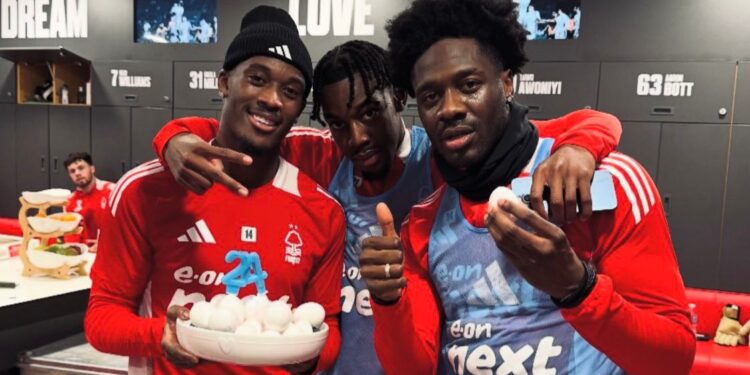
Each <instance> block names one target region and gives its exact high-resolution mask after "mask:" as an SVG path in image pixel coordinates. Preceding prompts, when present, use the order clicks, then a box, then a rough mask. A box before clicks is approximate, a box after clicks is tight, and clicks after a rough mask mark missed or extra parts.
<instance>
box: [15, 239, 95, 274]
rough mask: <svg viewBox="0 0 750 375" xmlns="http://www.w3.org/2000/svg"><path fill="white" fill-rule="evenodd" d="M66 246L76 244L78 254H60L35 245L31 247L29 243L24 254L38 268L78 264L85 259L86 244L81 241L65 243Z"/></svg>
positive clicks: (87, 248)
mask: <svg viewBox="0 0 750 375" xmlns="http://www.w3.org/2000/svg"><path fill="white" fill-rule="evenodd" d="M64 245H67V246H77V247H78V248H80V249H81V254H79V255H62V254H56V253H52V252H49V251H45V250H41V249H37V248H36V246H34V248H32V244H31V243H30V244H29V249H28V251H27V252H26V255H27V256H28V257H29V261H30V262H31V263H32V264H33V265H35V266H37V267H39V268H58V267H62V266H63V265H65V264H67V265H68V266H70V267H74V266H77V265H79V264H80V263H81V262H83V261H84V260H85V258H84V254H86V253H87V252H88V250H89V247H88V246H86V244H82V243H66V244H64Z"/></svg>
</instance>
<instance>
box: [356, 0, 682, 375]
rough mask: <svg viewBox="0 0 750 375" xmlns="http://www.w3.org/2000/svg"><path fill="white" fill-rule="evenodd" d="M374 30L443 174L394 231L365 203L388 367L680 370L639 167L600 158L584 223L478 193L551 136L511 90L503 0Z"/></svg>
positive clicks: (432, 2) (417, 8)
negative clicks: (373, 223)
mask: <svg viewBox="0 0 750 375" xmlns="http://www.w3.org/2000/svg"><path fill="white" fill-rule="evenodd" d="M387 31H388V36H389V39H390V44H389V52H390V55H391V61H392V62H393V67H394V75H393V76H394V81H393V82H394V84H396V85H397V86H399V87H404V88H406V89H407V90H408V91H409V93H410V94H411V95H413V96H414V97H416V99H417V107H418V110H419V117H420V119H421V120H422V123H423V124H424V128H425V131H426V133H427V135H428V136H429V138H430V140H431V141H432V147H433V153H434V155H433V156H434V158H435V160H436V164H437V166H438V168H439V170H440V173H441V175H442V176H443V177H444V178H445V181H446V183H445V184H444V185H443V186H441V187H440V188H438V190H436V191H435V192H434V193H433V194H432V195H431V196H430V197H429V198H427V199H425V200H424V201H423V202H422V203H420V204H418V205H415V206H414V207H413V208H412V210H411V212H410V213H409V215H408V217H407V219H406V220H405V221H404V222H403V223H402V225H401V232H400V237H397V236H396V235H395V231H394V230H392V229H391V228H389V225H388V223H389V222H390V221H391V218H390V215H388V210H387V208H386V207H384V206H383V205H380V206H378V221H379V222H381V223H383V226H384V229H383V232H384V235H383V236H372V237H370V238H367V239H366V240H365V241H364V242H363V244H362V252H361V255H360V265H361V267H362V270H363V272H362V275H363V278H364V279H365V281H366V284H367V286H368V289H369V291H370V295H371V298H372V301H374V303H373V304H372V310H373V319H374V321H375V332H374V339H375V348H376V351H377V354H378V358H379V359H380V360H381V365H382V366H383V368H384V369H385V370H386V372H388V373H390V374H435V373H437V374H503V375H505V374H624V373H627V374H687V373H688V372H689V370H690V367H691V363H692V360H693V354H694V351H695V336H694V335H693V333H692V332H691V329H690V323H689V321H688V312H687V300H686V298H685V290H684V286H683V284H682V279H681V277H680V273H679V269H678V267H677V260H676V257H675V254H674V249H673V247H672V243H671V240H670V236H669V228H668V226H667V221H666V218H665V217H664V210H663V207H662V205H661V199H660V197H659V193H658V190H657V189H656V185H655V184H654V182H653V181H652V180H651V178H649V176H648V174H647V172H646V171H645V170H644V168H643V167H642V166H641V165H639V164H638V163H637V162H636V161H634V160H633V159H632V158H630V157H628V156H626V155H623V154H620V153H616V152H613V153H612V154H610V155H609V156H607V157H606V158H604V160H603V161H602V163H601V169H603V171H602V172H600V173H599V174H598V175H597V177H599V178H600V179H601V181H603V182H607V184H608V186H610V188H609V189H608V190H607V189H601V190H598V194H597V197H596V198H597V199H599V201H601V200H608V201H610V202H616V204H615V205H613V207H611V208H608V209H605V210H601V209H598V210H597V211H596V212H594V213H593V214H592V215H591V217H590V219H589V220H588V221H586V222H583V221H578V220H575V221H572V222H569V223H564V224H562V225H560V226H556V225H554V224H553V223H551V222H549V221H548V220H546V218H545V217H544V216H543V215H539V214H537V213H536V212H534V211H532V210H530V209H529V208H528V207H527V206H526V205H525V204H523V203H522V202H521V201H520V200H518V199H513V198H515V197H513V196H512V195H511V199H507V198H499V199H496V200H493V198H494V197H491V195H492V196H495V197H497V195H496V194H495V193H493V191H494V190H495V189H496V188H497V187H498V186H509V185H511V183H512V182H513V181H516V182H518V180H517V178H518V177H525V176H528V175H530V174H534V173H535V169H538V167H537V166H538V165H540V164H539V163H540V162H542V161H543V160H545V158H547V156H548V149H549V146H550V144H553V143H557V142H559V138H557V137H554V136H550V135H549V134H545V132H544V131H542V129H536V128H535V127H534V126H533V125H532V124H531V123H530V122H529V121H528V119H527V109H526V108H525V107H523V106H521V105H519V104H517V103H515V102H513V101H512V100H511V99H510V96H511V95H512V89H513V78H512V76H513V74H515V73H518V72H519V71H520V69H521V68H522V67H523V65H524V63H525V62H526V61H527V58H526V54H525V52H524V44H525V41H526V32H525V30H524V29H523V27H522V26H521V25H520V24H519V22H518V13H517V11H516V9H515V7H514V5H513V3H512V2H511V0H462V1H455V0H415V1H414V2H412V3H411V6H410V7H409V8H408V9H407V10H405V11H403V12H402V13H400V14H399V15H397V16H396V17H395V18H394V19H393V20H392V21H391V22H390V23H389V25H388V27H387ZM602 192H603V193H602ZM569 193H573V194H575V191H573V189H571V188H566V189H565V194H566V195H567V194H569ZM599 194H604V195H599ZM594 203H596V202H594ZM386 228H387V229H389V230H386ZM386 232H388V233H390V234H386ZM394 269H399V270H403V272H402V274H398V275H396V274H394V272H393V270H394ZM365 270H367V271H365Z"/></svg>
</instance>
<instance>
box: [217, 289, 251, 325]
mask: <svg viewBox="0 0 750 375" xmlns="http://www.w3.org/2000/svg"><path fill="white" fill-rule="evenodd" d="M218 307H219V308H220V309H222V310H229V311H231V312H232V313H234V315H236V316H237V321H238V322H239V323H242V322H243V321H244V320H245V306H243V305H242V301H240V299H239V298H237V296H235V295H234V294H227V295H226V297H224V298H222V299H221V301H219V306H218Z"/></svg>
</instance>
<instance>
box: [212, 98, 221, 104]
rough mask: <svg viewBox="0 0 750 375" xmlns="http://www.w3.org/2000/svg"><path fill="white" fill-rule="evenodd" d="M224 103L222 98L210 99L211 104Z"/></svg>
mask: <svg viewBox="0 0 750 375" xmlns="http://www.w3.org/2000/svg"><path fill="white" fill-rule="evenodd" d="M223 101H224V98H211V103H221V102H223Z"/></svg>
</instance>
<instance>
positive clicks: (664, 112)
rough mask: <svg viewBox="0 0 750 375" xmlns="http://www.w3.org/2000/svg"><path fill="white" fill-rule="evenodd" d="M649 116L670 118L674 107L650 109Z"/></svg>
mask: <svg viewBox="0 0 750 375" xmlns="http://www.w3.org/2000/svg"><path fill="white" fill-rule="evenodd" d="M651 114H652V115H654V116H672V115H673V114H674V107H664V106H656V107H651Z"/></svg>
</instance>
